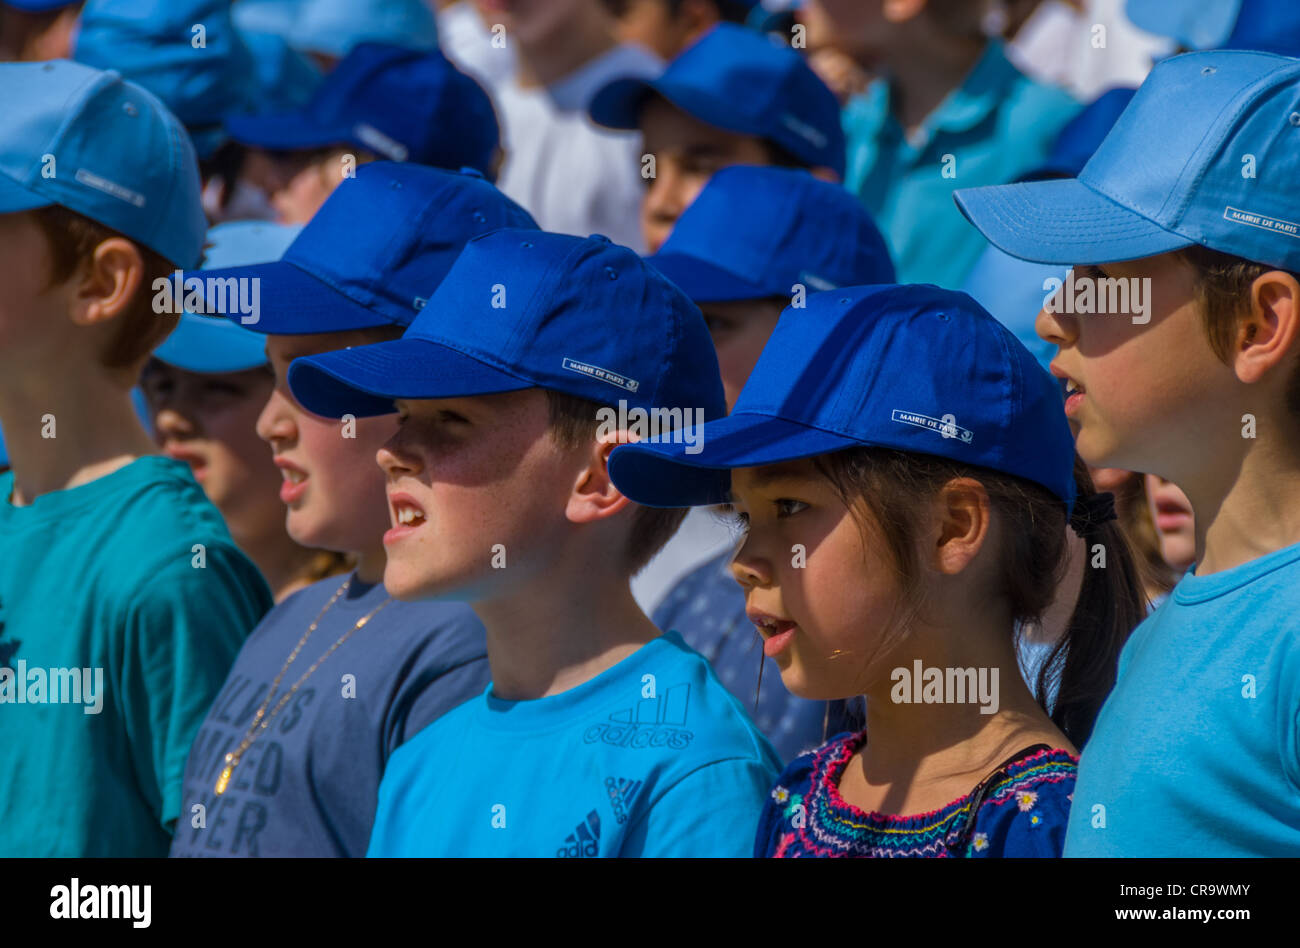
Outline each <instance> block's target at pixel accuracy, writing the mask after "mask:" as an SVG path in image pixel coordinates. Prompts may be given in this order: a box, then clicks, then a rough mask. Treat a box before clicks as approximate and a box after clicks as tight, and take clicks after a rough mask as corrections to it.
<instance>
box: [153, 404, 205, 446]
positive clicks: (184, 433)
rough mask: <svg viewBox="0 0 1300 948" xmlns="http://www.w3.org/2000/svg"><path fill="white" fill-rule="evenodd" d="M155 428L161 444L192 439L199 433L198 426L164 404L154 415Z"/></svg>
mask: <svg viewBox="0 0 1300 948" xmlns="http://www.w3.org/2000/svg"><path fill="white" fill-rule="evenodd" d="M153 426H154V432H155V437H156V438H157V441H158V443H159V444H162V443H164V442H166V441H171V440H180V439H182V438H192V437H194V436H195V434H196V433H197V428H198V425H197V424H195V423H194V422H193V421H192V420H191V419H190V418H187V417H186V416H185V415H183V414H181V412H179V411H177V410H176V409H175V408H173V407H172V406H171V405H170V404H167V403H165V402H164V404H163V405H162V407H161V408H159V409H158V412H157V414H155V415H154V419H153Z"/></svg>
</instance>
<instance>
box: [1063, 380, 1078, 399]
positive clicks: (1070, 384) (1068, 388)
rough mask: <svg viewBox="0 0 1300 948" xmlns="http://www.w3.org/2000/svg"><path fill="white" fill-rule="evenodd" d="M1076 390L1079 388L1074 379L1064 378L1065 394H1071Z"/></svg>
mask: <svg viewBox="0 0 1300 948" xmlns="http://www.w3.org/2000/svg"><path fill="white" fill-rule="evenodd" d="M1078 390H1079V386H1078V384H1077V383H1076V382H1075V381H1074V379H1066V380H1065V393H1066V394H1067V395H1070V394H1073V393H1074V392H1077V391H1078Z"/></svg>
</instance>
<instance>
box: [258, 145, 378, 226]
mask: <svg viewBox="0 0 1300 948" xmlns="http://www.w3.org/2000/svg"><path fill="white" fill-rule="evenodd" d="M357 152H358V149H356V148H337V149H334V150H332V151H329V152H328V153H322V152H268V151H262V150H261V149H256V148H255V149H252V150H250V151H249V153H248V158H247V159H246V162H245V165H244V169H243V171H242V178H243V179H246V180H247V181H249V182H250V183H252V184H253V185H254V186H255V187H257V188H259V189H261V191H262V192H263V193H264V194H265V195H266V198H267V200H268V201H269V202H270V205H271V208H272V210H273V211H274V212H275V219H276V222H277V223H280V224H306V223H307V222H308V221H310V220H311V219H312V217H314V216H315V214H316V212H317V211H319V210H320V207H321V205H322V204H324V203H325V201H326V199H327V198H328V197H329V196H330V195H331V194H333V193H334V189H335V188H337V187H338V186H339V184H341V183H342V181H343V177H344V175H345V174H346V173H347V170H348V168H349V159H348V157H347V156H349V155H351V156H352V157H351V164H350V166H351V167H353V168H355V166H356V164H357V162H358V161H359V160H360V159H359V157H358V155H357Z"/></svg>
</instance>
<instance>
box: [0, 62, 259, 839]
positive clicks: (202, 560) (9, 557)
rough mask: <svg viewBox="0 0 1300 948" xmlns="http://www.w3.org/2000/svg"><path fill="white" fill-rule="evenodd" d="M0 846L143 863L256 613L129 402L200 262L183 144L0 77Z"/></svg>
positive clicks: (218, 527)
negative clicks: (158, 301) (1, 461)
mask: <svg viewBox="0 0 1300 948" xmlns="http://www.w3.org/2000/svg"><path fill="white" fill-rule="evenodd" d="M0 100H3V101H4V102H5V109H6V112H5V116H6V121H5V123H4V127H3V130H0V137H3V143H2V144H0V156H3V157H0V421H3V425H4V431H5V438H6V440H7V442H8V450H9V454H10V459H11V462H12V465H13V470H12V471H10V472H9V473H7V474H5V475H3V476H0V563H3V564H4V568H3V569H0V731H3V734H4V738H3V743H4V751H3V757H4V766H3V767H0V826H3V827H4V830H3V832H0V855H4V856H161V855H163V854H164V853H166V851H167V846H168V844H169V843H170V841H171V830H172V824H173V821H174V820H175V819H176V818H177V816H178V815H179V813H180V803H181V799H180V797H181V794H180V789H181V788H180V784H181V774H182V770H183V767H184V758H185V754H186V752H187V750H188V749H189V745H190V740H191V739H192V738H193V736H194V730H195V728H196V727H197V725H198V722H199V720H200V719H201V717H202V715H203V712H204V709H206V708H207V706H208V705H209V704H211V702H212V698H213V696H214V695H215V694H216V691H217V688H218V687H219V686H220V683H221V680H222V679H223V678H224V677H225V673H226V670H227V669H228V668H229V667H230V662H231V660H232V659H233V658H234V656H235V653H236V652H237V651H238V649H239V645H240V643H241V642H242V641H243V639H244V637H245V636H246V635H247V634H248V630H249V629H251V628H252V627H253V626H254V625H255V624H256V623H257V620H258V619H259V618H260V617H261V616H262V614H263V613H264V612H266V610H267V609H268V608H270V606H271V595H270V591H269V590H268V589H267V587H266V583H265V581H264V580H263V579H262V577H261V576H260V575H259V574H258V572H257V569H256V567H255V566H253V564H252V563H251V562H250V561H249V560H248V559H247V558H246V557H245V556H244V555H243V554H242V553H240V552H239V550H238V549H237V548H236V546H235V544H234V542H233V541H232V540H231V538H230V534H229V533H228V532H227V530H226V527H225V524H224V523H222V521H221V515H220V514H219V513H218V512H217V510H216V508H215V507H213V506H212V504H211V503H210V502H209V501H208V500H207V498H205V497H204V496H203V491H202V489H201V488H200V487H199V485H198V484H197V483H195V481H194V478H193V477H192V476H191V474H190V471H189V468H188V466H187V465H185V464H184V463H182V462H180V461H174V460H171V459H169V458H162V457H156V456H154V457H151V456H149V455H152V454H153V450H154V449H153V445H152V444H151V443H150V441H149V438H148V436H147V435H146V434H145V432H144V430H143V429H142V428H141V427H140V423H139V421H138V420H137V419H136V416H135V412H134V409H133V408H132V405H131V400H130V397H129V395H128V392H129V390H130V388H131V386H132V385H133V384H134V383H135V380H136V378H137V377H138V375H139V372H140V368H141V366H142V365H143V364H144V361H145V359H146V358H147V357H148V355H149V351H150V349H152V348H153V346H154V345H155V344H156V343H158V342H159V341H161V339H162V338H163V337H164V336H166V334H167V332H168V331H169V330H170V329H171V328H172V327H173V326H174V325H175V320H174V318H169V317H168V316H166V315H160V314H159V313H158V312H155V311H154V310H153V309H152V308H151V306H150V302H151V299H152V298H153V289H152V286H153V283H154V282H155V281H156V280H159V279H164V278H165V277H166V276H167V274H169V273H170V272H171V271H172V270H173V269H174V268H175V267H177V266H189V265H191V264H193V263H194V262H195V261H196V260H197V259H198V256H199V249H200V247H201V246H202V243H203V232H204V220H203V211H202V208H201V206H200V203H199V179H198V172H197V170H196V167H195V158H194V150H193V148H191V147H190V143H189V139H188V137H187V136H186V135H185V131H184V129H183V128H181V126H180V123H179V122H177V121H176V119H175V117H173V116H172V115H171V114H170V113H169V112H167V111H166V109H165V108H163V106H162V104H161V103H160V102H158V100H157V99H155V98H154V97H153V96H151V95H150V94H149V93H147V92H145V91H144V90H143V89H140V88H139V87H138V86H135V85H132V84H131V83H128V82H124V81H122V79H120V78H119V77H118V76H117V75H116V74H114V73H105V72H100V71H99V70H97V69H91V68H89V67H87V66H83V65H80V64H78V63H72V62H67V61H56V62H49V63H23V64H14V65H2V66H0Z"/></svg>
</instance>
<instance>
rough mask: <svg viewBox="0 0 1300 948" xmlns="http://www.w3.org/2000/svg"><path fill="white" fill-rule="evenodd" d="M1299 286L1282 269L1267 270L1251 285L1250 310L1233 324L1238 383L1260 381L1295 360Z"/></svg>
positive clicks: (1299, 317)
mask: <svg viewBox="0 0 1300 948" xmlns="http://www.w3.org/2000/svg"><path fill="white" fill-rule="evenodd" d="M1297 323H1300V283H1297V282H1296V278H1295V277H1293V276H1292V275H1291V274H1289V273H1287V272H1285V271H1283V270H1270V271H1269V272H1268V273H1264V274H1261V275H1260V276H1259V277H1257V278H1256V280H1255V282H1254V283H1253V284H1251V288H1250V311H1249V313H1248V314H1247V315H1246V317H1245V318H1244V319H1242V320H1240V321H1239V322H1238V325H1237V345H1236V349H1235V353H1234V355H1233V365H1232V367H1233V370H1234V371H1235V372H1236V373H1237V378H1239V379H1241V381H1243V382H1245V383H1247V384H1252V383H1255V382H1258V381H1260V380H1261V379H1263V378H1264V376H1265V375H1267V374H1268V372H1269V371H1270V370H1272V369H1273V368H1274V367H1275V366H1277V365H1279V364H1281V363H1284V362H1286V363H1289V362H1291V361H1294V359H1295V358H1297V350H1296V337H1297V335H1298V334H1300V326H1298V325H1297Z"/></svg>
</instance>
